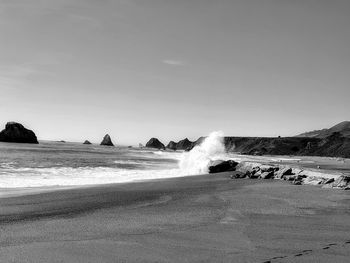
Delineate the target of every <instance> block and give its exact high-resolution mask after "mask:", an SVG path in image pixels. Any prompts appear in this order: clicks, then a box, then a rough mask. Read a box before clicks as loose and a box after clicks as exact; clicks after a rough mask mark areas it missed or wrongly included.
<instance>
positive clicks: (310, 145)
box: [186, 132, 350, 158]
mask: <svg viewBox="0 0 350 263" xmlns="http://www.w3.org/2000/svg"><path fill="white" fill-rule="evenodd" d="M204 139H205V137H200V138H199V139H198V140H197V141H195V142H193V143H192V144H191V145H190V147H188V148H187V149H186V150H191V149H192V148H193V147H195V146H196V145H199V144H201V143H202V142H203V140H204ZM223 141H224V145H225V149H226V151H227V152H235V153H240V154H247V155H299V156H329V157H343V158H350V137H345V136H343V135H342V134H341V133H339V132H335V133H333V134H331V135H329V136H328V137H326V138H305V137H274V138H268V137H224V138H223Z"/></svg>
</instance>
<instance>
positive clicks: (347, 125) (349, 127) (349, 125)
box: [296, 121, 350, 139]
mask: <svg viewBox="0 0 350 263" xmlns="http://www.w3.org/2000/svg"><path fill="white" fill-rule="evenodd" d="M335 132H339V133H340V134H341V135H343V136H344V137H350V121H343V122H341V123H338V124H337V125H335V126H333V127H331V128H329V129H322V130H316V131H311V132H305V133H302V134H299V135H297V136H296V137H312V138H321V139H323V138H326V137H328V136H330V135H332V134H333V133H335Z"/></svg>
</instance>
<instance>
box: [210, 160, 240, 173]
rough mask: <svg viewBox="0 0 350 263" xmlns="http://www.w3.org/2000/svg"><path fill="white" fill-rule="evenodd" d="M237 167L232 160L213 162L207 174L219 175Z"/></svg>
mask: <svg viewBox="0 0 350 263" xmlns="http://www.w3.org/2000/svg"><path fill="white" fill-rule="evenodd" d="M237 165H238V163H237V162H235V161H233V160H228V161H222V160H218V161H214V162H212V163H211V164H209V173H221V172H228V171H234V170H235V169H236V166H237Z"/></svg>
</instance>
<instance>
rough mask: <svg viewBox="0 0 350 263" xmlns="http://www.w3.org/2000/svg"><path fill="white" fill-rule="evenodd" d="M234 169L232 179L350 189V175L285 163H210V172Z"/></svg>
mask: <svg viewBox="0 0 350 263" xmlns="http://www.w3.org/2000/svg"><path fill="white" fill-rule="evenodd" d="M228 171H234V172H233V173H232V174H231V176H230V177H231V179H237V178H249V179H279V180H285V181H289V182H291V183H292V184H295V185H302V184H311V185H323V187H325V188H336V189H344V190H350V176H349V175H340V176H338V177H336V176H334V177H330V176H329V175H328V174H324V173H321V172H315V171H311V170H303V169H301V168H295V167H289V166H284V165H274V164H261V163H255V162H241V163H237V162H235V161H233V160H228V161H215V162H212V163H211V164H210V165H209V173H219V172H228Z"/></svg>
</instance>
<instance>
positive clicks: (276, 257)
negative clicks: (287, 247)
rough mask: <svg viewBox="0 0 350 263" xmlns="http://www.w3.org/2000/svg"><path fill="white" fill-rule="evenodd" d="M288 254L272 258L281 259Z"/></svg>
mask: <svg viewBox="0 0 350 263" xmlns="http://www.w3.org/2000/svg"><path fill="white" fill-rule="evenodd" d="M286 257H287V256H279V257H273V258H271V259H281V258H286Z"/></svg>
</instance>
